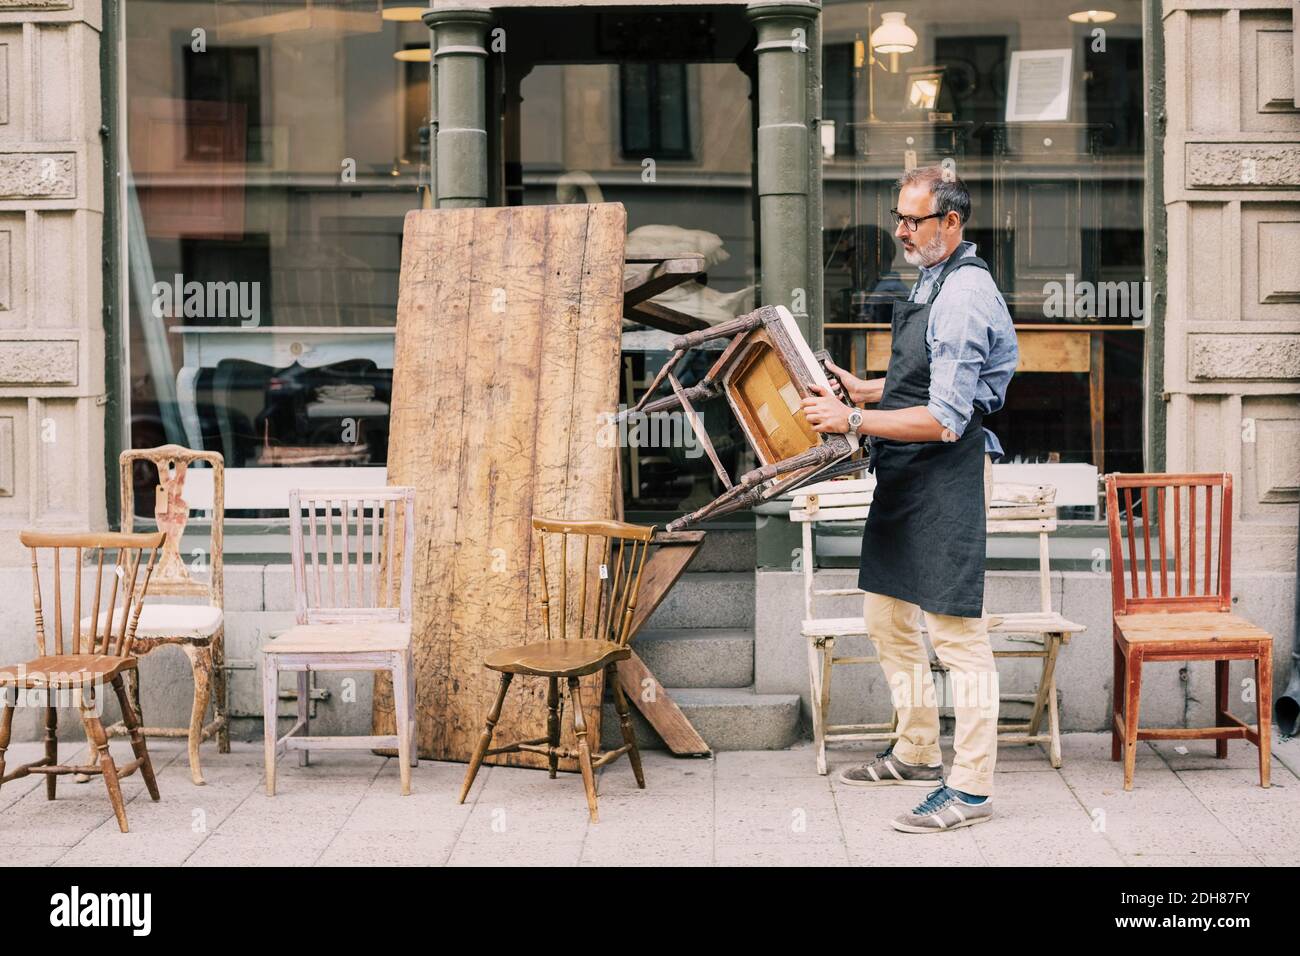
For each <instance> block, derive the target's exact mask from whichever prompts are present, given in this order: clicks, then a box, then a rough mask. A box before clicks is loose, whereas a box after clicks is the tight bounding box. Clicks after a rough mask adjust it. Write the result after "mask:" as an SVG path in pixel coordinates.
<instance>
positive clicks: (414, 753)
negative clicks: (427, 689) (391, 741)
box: [406, 651, 420, 767]
mask: <svg viewBox="0 0 1300 956" xmlns="http://www.w3.org/2000/svg"><path fill="white" fill-rule="evenodd" d="M406 673H407V682H408V683H409V685H410V688H411V690H410V694H409V695H408V697H407V699H408V700H409V701H410V702H411V720H410V724H411V726H410V728H409V730H408V731H407V733H408V734H409V736H410V739H411V766H412V767H418V766H420V750H419V746H420V744H419V736H418V735H419V726H420V720H419V715H420V698H419V697H417V696H416V695H415V656H414V655H413V654H411V652H410V651H407V654H406Z"/></svg>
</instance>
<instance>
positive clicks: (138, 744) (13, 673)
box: [0, 531, 164, 833]
mask: <svg viewBox="0 0 1300 956" xmlns="http://www.w3.org/2000/svg"><path fill="white" fill-rule="evenodd" d="M18 537H19V540H20V541H21V542H22V543H23V545H24V546H26V547H27V548H29V549H30V550H31V554H32V597H33V602H32V603H33V606H34V609H35V612H36V649H37V653H38V655H39V656H37V657H36V658H34V659H33V660H30V661H27V662H25V663H23V664H17V665H14V666H11V667H3V668H0V690H3V693H4V697H5V706H4V710H3V713H2V714H0V785H3V784H5V783H8V782H9V781H11V780H17V779H18V778H20V777H26V776H29V775H30V774H34V773H39V774H44V775H45V798H46V799H47V800H53V799H54V797H55V788H56V785H57V782H58V778H59V776H62V775H65V774H82V775H89V774H101V775H102V776H103V778H104V786H105V787H107V788H108V798H109V800H110V802H111V803H112V804H113V814H114V815H115V816H116V817H117V825H118V828H119V829H120V830H121V831H122V832H123V833H126V832H127V824H126V804H125V801H124V800H123V798H122V787H121V783H120V781H121V780H122V778H123V777H127V776H130V775H131V774H133V773H135V771H136V770H139V771H140V775H141V776H142V777H143V778H144V783H145V787H146V788H147V789H148V791H149V796H150V798H151V799H153V800H157V799H158V796H159V795H158V783H157V781H156V780H155V778H154V772H153V764H152V763H151V762H150V760H149V751H148V748H147V747H146V746H145V739H144V735H143V734H142V733H141V728H140V721H139V719H138V717H137V716H136V713H135V709H134V708H133V707H132V704H131V698H130V696H129V695H128V693H127V690H126V687H125V685H124V684H123V677H124V676H125V675H127V674H130V673H133V672H134V671H135V668H136V658H135V657H134V656H133V653H132V652H133V650H134V644H135V636H136V629H137V625H138V624H139V620H140V608H141V605H142V604H143V601H144V595H145V592H146V590H147V589H148V587H149V579H150V576H151V575H152V574H153V570H154V561H155V560H156V559H157V557H158V549H159V547H160V546H162V544H163V540H164V535H163V534H162V533H161V532H159V533H156V534H126V533H121V532H116V533H114V532H109V533H101V534H75V533H73V534H66V533H65V534H46V533H42V532H38V531H23V532H21V533H20V534H19V536H18ZM146 548H147V549H149V559H148V563H147V564H145V562H144V551H145V549H146ZM42 551H46V552H50V553H51V556H52V562H51V563H52V567H51V568H50V577H49V578H48V579H47V581H48V582H49V590H51V591H52V592H53V597H54V600H53V606H52V607H51V606H50V603H51V602H49V601H48V600H46V597H48V595H47V594H45V592H44V591H43V590H42V585H41V568H40V565H41V563H42V561H43V559H42V556H41V552H42ZM109 551H115V552H116V557H115V558H114V559H112V561H111V563H108V564H107V565H106V563H105V558H106V557H107V554H108V552H109ZM65 552H69V553H71V554H72V555H73V556H74V558H73V562H72V568H71V573H69V571H68V570H67V569H65V568H64V565H65V564H67V563H69V562H68V561H67V560H66V558H65V557H64V553H65ZM142 564H143V565H144V567H143V568H142V567H141V565H142ZM141 572H143V573H141ZM87 574H91V575H93V576H94V579H95V581H94V589H93V592H92V596H91V597H90V606H91V614H90V617H89V618H88V619H87V621H88V622H89V623H88V625H87V626H83V624H82V615H81V611H82V608H83V606H84V604H83V600H82V598H83V594H82V589H83V578H84V577H85V576H86V575H87ZM105 576H107V577H108V578H109V579H110V580H109V581H108V588H107V589H106V588H105ZM65 589H67V590H68V591H69V593H70V596H71V601H70V602H65V600H64V590H65ZM105 590H107V595H105ZM119 593H120V595H121V598H122V605H121V608H120V609H119V607H118V596H119ZM68 603H70V604H71V607H70V608H69V607H68V606H67V605H68ZM101 607H103V608H104V613H103V614H99V613H97V612H98V611H99V609H100V608H101ZM65 609H66V610H70V611H71V614H70V615H69V618H68V620H69V622H70V626H71V634H70V635H69V642H68V644H67V645H65V644H64V613H65ZM51 611H52V612H53V614H52V620H51V619H49V618H51V614H50V612H51ZM108 621H112V622H114V623H113V626H112V627H103V629H102V631H101V625H102V624H103V623H104V622H108ZM51 637H52V640H50V638H51ZM51 650H52V651H53V653H52V654H51V653H48V652H49V651H51ZM106 684H107V685H110V686H111V687H112V688H113V692H114V693H115V694H116V695H117V701H118V705H119V706H120V707H121V709H122V721H123V724H124V725H125V727H126V730H127V733H128V734H129V735H130V737H131V749H132V750H133V751H134V752H135V760H133V761H132V762H131V763H129V764H126V765H124V766H121V767H119V766H118V765H117V763H116V762H115V761H114V760H113V757H112V755H111V754H110V753H109V750H108V735H107V733H106V732H105V730H104V725H103V722H102V720H101V715H102V713H103V706H104V698H105V697H106V696H107V694H106V693H104V686H105V685H106ZM20 691H41V692H44V694H45V700H44V703H43V706H44V708H45V756H44V757H42V758H41V759H39V760H35V761H33V762H31V763H28V764H24V765H22V766H20V767H18V768H17V769H15V770H13V771H11V772H10V773H8V774H6V773H5V752H6V750H7V749H8V747H9V736H10V733H11V731H12V729H13V719H14V709H15V708H16V707H17V706H18V700H17V693H18V692H20ZM60 693H68V694H69V695H70V696H75V697H76V698H77V700H76V706H78V707H79V708H80V710H81V722H82V724H83V725H84V726H85V729H86V740H87V742H88V745H89V747H90V758H91V762H90V763H88V764H83V765H80V766H69V765H63V764H60V763H59V743H58V722H59V718H58V708H59V699H58V695H59V694H60ZM28 702H29V703H30V699H28ZM38 706H40V705H38ZM65 706H72V704H71V702H69V703H68V704H66V705H65Z"/></svg>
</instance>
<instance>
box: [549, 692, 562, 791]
mask: <svg viewBox="0 0 1300 956" xmlns="http://www.w3.org/2000/svg"><path fill="white" fill-rule="evenodd" d="M546 742H547V743H548V744H549V745H550V747H551V752H550V753H549V754H548V755H547V757H546V762H547V764H549V766H550V776H551V779H552V780H554V779H555V772H556V770H558V769H559V767H560V755H559V754H557V753H556V752H555V749H556V748H557V747H559V746H560V679H559V678H558V677H548V678H547V679H546Z"/></svg>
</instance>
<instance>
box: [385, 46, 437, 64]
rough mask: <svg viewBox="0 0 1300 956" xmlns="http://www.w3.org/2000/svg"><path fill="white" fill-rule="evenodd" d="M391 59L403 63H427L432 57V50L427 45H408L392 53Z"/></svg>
mask: <svg viewBox="0 0 1300 956" xmlns="http://www.w3.org/2000/svg"><path fill="white" fill-rule="evenodd" d="M393 59H394V60H401V61H402V62H403V63H428V62H429V61H430V60H432V59H433V50H431V49H430V48H429V47H427V46H409V47H407V48H406V49H405V50H398V51H397V52H396V53H394V54H393Z"/></svg>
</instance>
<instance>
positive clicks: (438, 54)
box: [424, 8, 492, 209]
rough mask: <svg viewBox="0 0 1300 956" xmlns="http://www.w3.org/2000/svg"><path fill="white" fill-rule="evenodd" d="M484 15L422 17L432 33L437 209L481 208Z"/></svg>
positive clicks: (487, 21) (464, 12)
mask: <svg viewBox="0 0 1300 956" xmlns="http://www.w3.org/2000/svg"><path fill="white" fill-rule="evenodd" d="M491 23H492V13H491V12H490V11H488V10H482V9H478V10H471V9H456V8H447V9H438V10H430V11H429V12H428V13H426V14H425V15H424V25H425V26H427V27H428V28H429V29H430V30H432V31H433V37H432V44H433V62H434V67H433V75H434V77H436V79H435V80H434V83H435V86H436V94H435V95H436V96H437V109H436V111H435V114H434V115H435V116H436V122H437V136H436V139H435V141H434V142H433V144H432V145H433V153H434V155H435V156H436V157H437V160H436V163H437V165H436V166H435V172H434V179H433V181H434V184H435V189H436V193H435V201H436V203H437V206H438V208H440V209H457V208H464V207H469V206H486V205H487V198H488V142H487V126H486V123H487V69H486V67H487V47H486V45H485V44H486V39H487V30H488V27H489V26H490V25H491Z"/></svg>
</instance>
